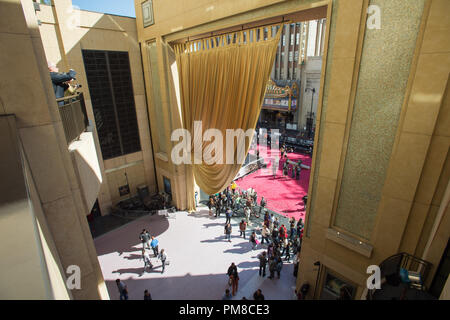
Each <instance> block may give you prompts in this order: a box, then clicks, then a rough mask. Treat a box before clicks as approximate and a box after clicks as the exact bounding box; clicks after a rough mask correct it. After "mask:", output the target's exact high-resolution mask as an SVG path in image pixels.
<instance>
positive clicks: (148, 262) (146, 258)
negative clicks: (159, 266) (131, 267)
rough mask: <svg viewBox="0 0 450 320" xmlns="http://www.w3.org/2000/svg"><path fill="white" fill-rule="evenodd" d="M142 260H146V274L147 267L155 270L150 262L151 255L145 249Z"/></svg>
mask: <svg viewBox="0 0 450 320" xmlns="http://www.w3.org/2000/svg"><path fill="white" fill-rule="evenodd" d="M142 260H144V272H145V270H146V269H147V267H150V269H152V268H153V265H152V262H151V261H150V255H149V254H148V252H147V251H146V250H145V249H142Z"/></svg>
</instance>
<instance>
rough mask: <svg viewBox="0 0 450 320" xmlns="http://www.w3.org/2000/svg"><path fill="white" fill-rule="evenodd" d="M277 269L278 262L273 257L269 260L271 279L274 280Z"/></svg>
mask: <svg viewBox="0 0 450 320" xmlns="http://www.w3.org/2000/svg"><path fill="white" fill-rule="evenodd" d="M276 268H277V261H276V259H275V257H271V258H270V259H269V272H270V276H269V279H273V278H274V276H275V270H276Z"/></svg>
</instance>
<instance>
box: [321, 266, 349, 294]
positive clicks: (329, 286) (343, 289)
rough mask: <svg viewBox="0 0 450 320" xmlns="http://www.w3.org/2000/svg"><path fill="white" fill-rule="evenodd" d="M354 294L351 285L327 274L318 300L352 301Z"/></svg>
mask: <svg viewBox="0 0 450 320" xmlns="http://www.w3.org/2000/svg"><path fill="white" fill-rule="evenodd" d="M355 293H356V288H355V287H354V286H353V285H352V284H349V283H348V282H346V281H344V280H342V279H339V278H338V277H335V276H334V275H332V274H331V273H330V272H327V273H326V276H325V283H324V286H323V288H322V294H321V296H320V300H336V299H338V298H341V299H344V300H353V298H354V295H355Z"/></svg>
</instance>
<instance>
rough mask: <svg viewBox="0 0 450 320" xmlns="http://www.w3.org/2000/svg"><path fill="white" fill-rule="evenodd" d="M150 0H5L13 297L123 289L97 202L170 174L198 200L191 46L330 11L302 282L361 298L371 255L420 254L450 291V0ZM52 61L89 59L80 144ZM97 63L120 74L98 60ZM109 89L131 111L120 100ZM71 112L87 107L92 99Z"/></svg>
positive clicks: (1, 96) (7, 251)
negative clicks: (186, 112) (181, 53)
mask: <svg viewBox="0 0 450 320" xmlns="http://www.w3.org/2000/svg"><path fill="white" fill-rule="evenodd" d="M374 6H375V7H374ZM135 7H136V16H137V18H136V19H131V18H125V17H118V16H113V15H105V14H100V13H93V12H86V11H76V10H75V11H73V10H72V6H71V1H70V0H55V1H53V5H51V6H47V5H41V6H40V10H38V11H36V8H35V7H34V5H33V2H32V1H30V0H21V1H20V0H0V16H1V19H0V47H1V50H0V75H1V77H0V132H1V134H0V144H1V146H2V148H3V149H2V150H4V155H3V157H2V160H3V159H4V161H2V162H1V163H0V172H1V174H2V176H3V177H6V179H3V181H4V183H2V184H0V188H1V189H0V194H2V195H3V196H2V197H1V199H0V234H1V235H2V241H3V242H2V246H1V247H0V255H1V256H2V259H1V261H0V268H1V270H3V271H4V270H6V271H8V272H2V273H1V279H0V283H1V287H2V290H0V298H4V299H108V293H107V291H106V288H105V284H104V280H103V276H102V273H101V270H100V267H99V263H98V259H97V254H96V251H95V248H94V246H93V241H92V236H91V234H90V231H89V226H88V223H87V220H86V216H87V215H88V214H89V213H90V212H91V209H92V207H93V206H94V203H95V201H96V200H97V199H98V201H99V206H100V210H101V212H102V214H108V213H109V210H110V207H111V206H112V205H113V204H115V203H117V202H118V201H120V200H121V199H124V198H125V197H127V196H129V195H124V196H121V195H120V191H119V188H121V187H123V186H124V185H127V184H128V185H129V188H130V192H131V194H136V192H137V187H138V186H141V185H147V187H148V188H149V192H155V191H162V190H165V189H166V188H170V189H171V192H172V198H173V203H174V205H175V206H176V207H177V208H179V209H181V210H183V209H186V208H187V196H186V194H187V192H186V191H187V190H186V181H185V180H186V179H185V167H184V166H182V165H180V166H178V165H175V164H174V163H172V161H171V157H170V152H171V148H172V147H173V143H172V142H171V141H170V136H171V132H172V131H173V130H174V129H176V128H180V127H181V119H180V111H179V110H180V102H179V101H180V99H179V90H178V74H177V68H176V63H175V54H174V51H173V49H172V47H171V46H172V45H173V44H174V43H180V42H184V41H186V40H188V39H189V40H192V39H196V38H202V37H204V36H205V35H208V36H210V35H214V34H221V33H223V32H227V31H232V30H241V29H246V28H249V27H255V26H262V25H268V24H271V23H280V22H285V21H289V23H293V24H295V25H297V24H298V23H300V24H301V23H304V22H306V21H322V22H324V23H325V25H322V26H320V27H319V28H318V29H316V32H315V34H316V35H317V34H320V37H318V39H320V38H321V39H323V40H324V41H323V46H320V45H319V46H317V45H316V46H315V47H314V49H311V50H313V51H314V54H312V53H311V56H320V54H318V53H319V52H320V53H321V56H322V58H321V59H320V61H321V62H320V63H319V64H320V68H319V66H317V65H315V64H317V63H318V62H317V61H316V62H314V60H313V59H311V60H310V62H311V69H308V68H307V69H306V71H305V74H307V73H308V70H310V73H312V74H316V75H317V74H318V72H317V70H320V77H319V78H318V79H317V77H311V79H314V83H312V84H311V85H312V86H315V87H317V91H318V94H317V112H316V114H317V117H316V136H315V148H314V154H313V162H312V170H311V179H310V186H309V200H308V209H307V217H306V223H305V234H304V238H303V244H302V251H301V256H300V264H299V272H298V279H297V288H300V287H301V286H302V285H303V284H304V283H309V284H310V285H311V289H310V291H309V293H308V296H307V297H308V298H309V299H313V298H314V299H334V298H337V297H338V296H339V294H340V291H339V290H340V288H342V287H343V286H345V287H346V288H347V289H348V291H349V295H350V297H351V298H352V299H365V298H366V297H367V294H368V291H367V287H366V280H367V278H368V276H369V274H368V273H367V268H368V266H370V265H377V266H379V265H381V266H384V265H385V264H383V262H384V261H386V259H388V258H390V257H392V256H397V255H399V254H402V255H401V256H400V257H401V258H403V257H411V258H414V259H416V260H414V261H416V262H415V263H416V264H408V265H407V266H406V267H407V268H409V269H410V270H412V271H415V270H413V269H414V268H416V267H417V266H418V265H420V264H418V263H417V261H419V260H417V259H420V261H423V262H424V263H425V265H426V266H427V268H428V269H427V274H426V278H425V279H424V280H425V286H426V287H427V288H428V289H429V290H430V291H431V292H432V293H433V294H434V295H435V296H439V295H440V296H441V299H448V297H449V289H450V285H449V281H448V279H447V277H448V270H447V271H446V269H445V268H446V267H445V263H443V262H444V261H446V259H448V254H449V249H448V240H449V237H450V214H449V208H448V202H449V198H450V185H449V180H450V159H449V147H450V131H449V128H450V119H449V114H450V103H449V96H448V78H449V71H450V41H449V38H448V34H449V31H450V30H449V29H450V23H449V19H448V17H447V13H448V12H450V2H449V1H447V0H410V1H403V0H255V1H231V0H229V1H223V0H201V1H199V0H192V1H186V0H172V1H171V5H170V6H169V5H167V1H163V0H153V1H148V0H147V1H142V0H135ZM374 8H375V9H374ZM377 8H378V9H379V12H378V13H379V15H380V17H381V20H380V21H381V24H380V25H377V14H376V12H377ZM373 10H375V11H373ZM373 12H375V13H373ZM378 27H379V28H378ZM317 30H323V31H320V32H318V31H317ZM311 32H313V31H311ZM311 32H310V33H311ZM306 55H307V56H308V53H306ZM90 59H91V60H90ZM47 60H52V61H54V62H55V63H57V65H58V66H59V68H60V69H61V71H67V70H68V69H69V68H73V69H75V70H76V71H77V72H78V77H77V81H78V83H79V84H82V85H83V88H82V89H81V90H80V91H82V92H83V94H84V100H83V101H84V102H85V105H86V113H87V118H88V120H89V123H88V125H87V126H86V128H84V127H83V128H82V129H83V130H81V131H80V132H79V138H78V139H76V140H72V139H69V138H68V135H69V131H70V130H69V129H68V123H67V121H68V120H67V118H65V116H64V114H63V111H61V108H58V105H57V102H56V101H55V95H54V92H53V88H52V86H51V80H50V77H49V72H48V68H47V65H46V63H47ZM299 61H301V59H299ZM96 63H102V64H103V65H104V66H106V67H105V68H106V70H109V71H108V72H107V73H103V74H98V73H96V71H97V69H96V66H97V64H96ZM117 66H119V67H118V69H114V68H115V67H117ZM105 68H102V70H105ZM293 68H294V69H297V70H299V68H295V66H294V65H293ZM300 69H301V68H300ZM115 70H116V71H117V70H119V71H121V72H122V71H124V70H125V71H124V72H127V74H128V75H129V76H126V75H122V73H119V75H118V77H119V78H120V79H122V78H123V79H125V80H123V81H120V83H122V82H123V86H124V87H121V86H115V85H114V84H115V83H116V82H115V80H114V79H116V78H115V77H116V76H117V73H115V72H114V71H115ZM302 72H303V71H302ZM280 73H281V71H280ZM121 77H122V78H121ZM99 79H100V80H99ZM102 79H103V80H104V81H103V80H102ZM99 81H100V83H108V86H109V89H108V88H107V90H106V91H107V92H109V95H108V96H107V97H106V96H105V97H100V98H99V97H97V94H96V88H97V87H98V86H100V84H99ZM305 83H307V80H305ZM130 86H131V88H132V90H131V91H132V95H131V98H130V96H127V98H126V99H125V98H124V100H126V101H132V100H133V103H129V104H128V103H126V104H125V105H122V104H121V101H122V100H121V99H122V96H121V94H123V92H124V91H126V92H127V93H128V94H130V92H131V91H130V90H129V88H130ZM124 88H128V89H124ZM108 90H109V91H108ZM305 98H306V100H308V99H310V95H309V94H307V95H305ZM102 99H111V101H112V102H111V103H110V104H109V105H112V106H113V109H112V110H110V111H109V112H106V111H105V109H103V108H104V106H103V105H102V101H103V100H102ZM108 101H109V100H108ZM302 105H307V106H308V105H309V100H308V101H304V102H302ZM68 108H69V110H71V112H81V111H80V103H79V102H77V101H74V102H71V103H70V104H69V106H68ZM133 110H135V111H134V113H133ZM308 111H309V110H306V111H305V110H303V111H302V112H308ZM121 112H123V113H121ZM133 114H134V116H133ZM302 114H303V113H302ZM119 115H120V116H119ZM109 116H111V118H108V117H109ZM74 118H76V117H74ZM300 118H301V117H300V116H299V119H298V120H299V121H301V119H300ZM69 119H70V117H69ZM123 119H127V121H129V122H127V123H125V122H122V124H121V121H122V120H123ZM300 123H301V122H300ZM302 125H303V124H302ZM105 128H106V129H107V130H105ZM133 130H134V131H133ZM108 133H111V134H112V135H108ZM77 137H78V136H77ZM130 150H131V151H130ZM125 173H126V176H125ZM127 179H128V182H127ZM17 234H19V235H20V241H18V240H17ZM403 253H405V254H403ZM72 266H78V267H80V270H81V275H80V276H81V279H80V280H81V281H80V284H81V287H80V289H78V290H69V289H68V286H67V285H66V284H67V282H71V281H72V279H73V278H72V277H71V275H72V273H73V268H72ZM419 271H420V270H419ZM422 271H423V270H422ZM385 275H388V274H387V273H385ZM69 287H70V286H69Z"/></svg>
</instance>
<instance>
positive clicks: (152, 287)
mask: <svg viewBox="0 0 450 320" xmlns="http://www.w3.org/2000/svg"><path fill="white" fill-rule="evenodd" d="M232 222H233V223H232V226H233V234H232V242H231V243H229V242H227V241H225V239H224V234H223V227H224V223H225V218H224V215H222V217H220V218H214V217H210V216H209V215H208V210H207V209H206V210H204V209H200V211H199V212H198V213H196V214H194V215H188V214H187V213H186V212H179V213H176V215H175V218H165V217H161V216H156V215H154V216H146V217H144V218H141V219H139V220H135V221H133V222H131V223H129V224H127V225H124V226H122V227H120V228H118V229H116V230H114V231H111V232H109V233H107V234H105V235H103V236H101V237H98V238H96V239H95V240H94V242H95V246H96V249H97V254H98V259H99V261H100V266H101V268H102V272H103V276H104V279H105V282H106V285H107V287H108V291H109V295H110V298H111V299H112V300H117V299H119V294H118V290H117V286H116V284H115V280H116V279H118V278H119V279H121V280H122V281H123V282H124V283H125V284H127V286H128V291H129V298H130V299H136V300H141V299H142V298H143V293H144V290H145V289H148V290H149V291H150V293H151V294H152V297H153V299H154V300H179V299H187V300H220V299H221V298H222V295H223V293H224V291H225V289H226V288H227V287H228V285H227V280H228V279H227V276H226V271H227V269H228V267H229V265H230V264H231V263H232V262H234V263H235V264H236V265H237V267H238V271H239V277H240V282H239V291H238V293H237V295H236V297H235V299H241V298H242V297H243V296H245V297H247V298H248V299H252V296H253V292H254V291H255V290H256V289H261V290H262V292H263V294H264V295H265V297H266V299H267V300H290V299H293V291H294V286H295V278H294V276H293V275H292V272H293V265H292V263H287V264H285V265H284V267H283V270H282V272H281V279H273V280H270V279H267V278H261V277H259V275H258V269H259V262H258V260H257V258H256V256H257V255H258V254H259V253H260V252H262V251H263V250H264V248H266V245H264V247H261V245H259V246H258V249H257V250H255V251H253V250H252V249H251V245H250V243H249V241H248V237H247V240H244V239H243V238H240V237H239V227H238V219H234V221H232ZM143 228H147V229H148V230H150V233H151V234H152V235H154V236H156V237H157V238H158V239H159V242H160V246H159V248H160V249H165V250H166V252H167V255H168V260H170V265H169V266H166V271H165V273H164V274H161V272H160V271H161V268H160V266H161V263H160V261H159V260H157V259H156V258H153V257H152V258H151V260H152V263H153V264H154V266H155V268H154V270H153V271H150V272H146V273H143V262H142V260H141V251H140V249H141V247H142V245H141V243H140V241H139V238H138V237H139V233H140V232H141V230H142V229H143ZM248 233H249V232H248Z"/></svg>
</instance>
